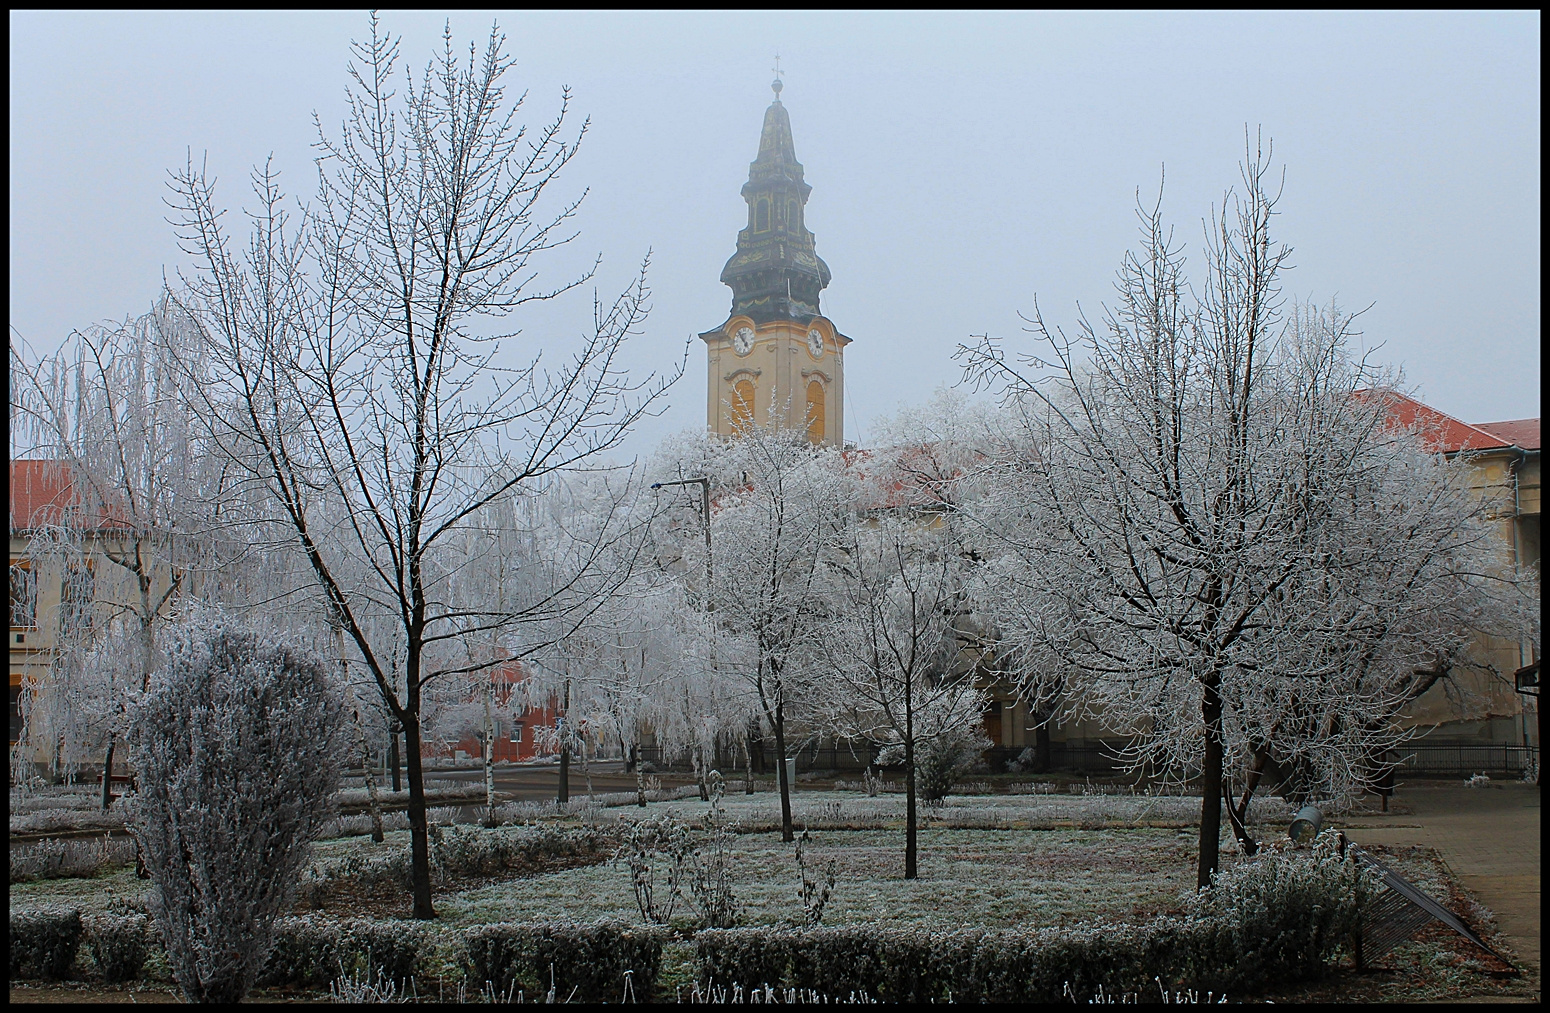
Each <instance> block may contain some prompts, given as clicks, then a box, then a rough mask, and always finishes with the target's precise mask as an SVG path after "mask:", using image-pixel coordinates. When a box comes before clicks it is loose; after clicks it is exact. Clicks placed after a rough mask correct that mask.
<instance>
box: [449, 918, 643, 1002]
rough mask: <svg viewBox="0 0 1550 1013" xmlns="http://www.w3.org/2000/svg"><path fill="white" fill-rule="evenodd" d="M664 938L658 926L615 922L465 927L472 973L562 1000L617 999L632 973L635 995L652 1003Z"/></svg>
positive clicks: (507, 988) (506, 987)
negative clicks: (547, 993) (628, 924)
mask: <svg viewBox="0 0 1550 1013" xmlns="http://www.w3.org/2000/svg"><path fill="white" fill-rule="evenodd" d="M666 939H667V934H666V933H665V932H664V931H663V930H662V929H659V928H646V927H630V926H626V925H621V924H619V923H618V922H611V921H601V922H595V923H593V924H591V925H575V924H570V923H566V922H529V923H524V924H520V925H519V924H513V923H501V924H496V925H481V926H478V927H477V928H472V929H469V930H467V931H466V932H464V933H463V947H464V953H465V954H466V957H465V960H466V967H467V971H468V977H469V978H470V979H472V980H473V981H481V982H489V983H490V984H491V985H492V986H493V990H494V991H495V992H496V993H498V994H503V995H510V994H511V992H512V991H513V989H517V990H521V991H522V992H524V993H526V994H528V995H543V994H545V993H546V991H548V990H550V989H552V990H553V991H554V993H555V995H557V996H558V997H560V1001H566V1000H569V1001H575V1002H617V1001H618V1000H619V998H620V996H621V995H622V994H623V990H624V984H625V978H626V974H627V973H628V974H629V977H631V978H633V979H634V980H633V987H634V989H635V995H636V998H637V999H638V1000H639V1001H641V1002H650V1001H651V1000H652V999H653V998H654V996H653V991H654V989H655V985H656V980H657V970H658V968H659V967H660V966H661V964H662V946H663V943H664V942H665V941H666Z"/></svg>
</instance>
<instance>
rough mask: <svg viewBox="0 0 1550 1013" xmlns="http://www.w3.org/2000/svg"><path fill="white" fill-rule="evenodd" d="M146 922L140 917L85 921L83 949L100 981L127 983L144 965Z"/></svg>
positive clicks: (137, 915)
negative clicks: (93, 965) (95, 967)
mask: <svg viewBox="0 0 1550 1013" xmlns="http://www.w3.org/2000/svg"><path fill="white" fill-rule="evenodd" d="M149 928H150V920H149V919H147V918H146V917H145V915H143V914H138V913H130V914H125V915H118V914H106V915H95V916H93V917H91V918H88V919H86V921H85V929H86V949H87V950H89V951H90V952H91V956H92V961H93V962H95V963H96V965H97V972H98V973H99V974H101V975H102V979H103V981H106V982H108V983H110V984H112V983H115V982H120V981H129V980H131V979H133V978H135V977H138V976H139V974H140V968H141V967H142V966H143V965H144V964H145V957H146V952H147V939H146V936H147V934H148V929H149Z"/></svg>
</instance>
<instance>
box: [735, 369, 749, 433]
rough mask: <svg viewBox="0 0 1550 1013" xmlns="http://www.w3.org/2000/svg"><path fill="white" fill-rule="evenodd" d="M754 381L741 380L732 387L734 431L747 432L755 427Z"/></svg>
mask: <svg viewBox="0 0 1550 1013" xmlns="http://www.w3.org/2000/svg"><path fill="white" fill-rule="evenodd" d="M753 395H754V391H753V381H752V380H739V381H737V383H736V384H735V385H734V386H733V387H732V431H733V432H735V433H742V432H746V431H747V430H748V429H749V428H750V427H751V426H752V425H753Z"/></svg>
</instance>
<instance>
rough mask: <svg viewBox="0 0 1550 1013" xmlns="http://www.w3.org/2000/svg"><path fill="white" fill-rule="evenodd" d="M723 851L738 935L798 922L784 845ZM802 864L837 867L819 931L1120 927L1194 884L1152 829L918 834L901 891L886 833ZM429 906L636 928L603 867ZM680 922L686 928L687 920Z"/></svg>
mask: <svg viewBox="0 0 1550 1013" xmlns="http://www.w3.org/2000/svg"><path fill="white" fill-rule="evenodd" d="M734 847H735V859H734V861H733V863H732V866H733V870H734V873H733V877H734V878H733V890H734V892H735V894H736V896H737V898H738V900H739V901H740V902H741V903H742V904H743V912H744V914H743V919H742V922H743V924H750V925H761V924H778V923H781V922H788V921H800V919H801V917H802V905H801V902H800V900H799V899H798V889H799V886H800V879H799V874H798V870H797V866H796V861H795V857H794V854H793V847H794V846H793V845H790V844H783V843H782V842H781V840H780V836H779V834H776V833H754V834H744V835H740V836H739V837H738V838H737V839H736V841H735V844H734ZM807 853H808V856H809V862H816V863H818V864H819V865H823V864H826V863H828V862H830V861H833V862H834V863H835V864H836V867H837V872H838V877H837V881H836V884H835V887H834V893H833V895H832V897H831V898H830V900H829V904H828V907H827V909H826V910H825V914H824V924H826V925H844V924H855V923H866V922H870V923H893V924H899V925H915V926H920V927H930V928H960V927H963V926H964V925H970V924H972V925H980V926H986V927H1006V928H1011V927H1016V926H1019V925H1059V924H1064V923H1066V922H1070V921H1075V920H1079V919H1082V918H1091V917H1098V916H1114V917H1126V918H1128V917H1131V916H1132V915H1135V914H1138V913H1140V914H1145V913H1151V912H1156V911H1161V910H1165V909H1169V908H1172V907H1174V906H1176V904H1177V902H1178V899H1179V896H1180V893H1181V891H1183V890H1186V889H1187V888H1189V887H1190V886H1192V885H1193V883H1194V875H1195V871H1194V855H1195V843H1194V837H1193V835H1191V834H1181V833H1180V832H1178V831H1174V830H1163V829H1155V828H1135V829H1123V830H1109V831H1104V832H1102V834H1101V836H1097V835H1095V834H1093V833H1091V832H1085V831H1080V830H1074V829H1071V830H1052V831H1043V832H1029V831H1017V830H961V829H960V830H955V829H946V828H932V829H927V830H923V831H921V833H920V877H919V878H918V879H916V880H913V881H906V880H905V879H904V835H903V833H902V832H901V831H898V830H892V829H889V830H838V831H818V832H815V833H814V834H813V835H812V839H811V841H810V842H809V844H808V848H807ZM437 906H438V908H439V910H440V912H441V915H442V918H443V919H444V920H445V921H448V922H452V923H455V924H459V925H476V924H483V923H488V922H497V921H507V920H528V919H557V920H564V921H590V920H592V919H595V918H601V917H612V918H619V919H622V920H625V921H639V920H640V914H639V911H638V910H637V909H636V906H635V899H634V894H633V892H632V890H631V887H630V878H629V872H628V870H626V869H625V868H623V867H622V866H620V865H618V864H616V863H611V862H610V863H604V864H602V865H595V866H589V867H586V868H577V869H567V870H564V871H560V872H555V873H550V874H548V875H544V876H539V877H536V878H533V879H525V880H522V881H520V882H510V881H508V882H502V883H495V884H491V885H488V886H481V887H476V888H474V889H470V890H465V891H460V892H457V893H453V894H450V895H448V896H446V897H443V898H441V899H440V900H439V901H438V905H437ZM678 920H679V916H678V915H675V916H674V921H675V923H676V922H677V921H678ZM683 921H684V924H685V925H686V926H687V925H688V924H690V919H689V917H688V915H687V913H685V915H684V918H683Z"/></svg>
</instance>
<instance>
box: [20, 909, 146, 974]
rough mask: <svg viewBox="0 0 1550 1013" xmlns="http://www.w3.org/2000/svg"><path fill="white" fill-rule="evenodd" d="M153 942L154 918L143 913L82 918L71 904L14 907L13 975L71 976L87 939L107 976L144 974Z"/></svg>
mask: <svg viewBox="0 0 1550 1013" xmlns="http://www.w3.org/2000/svg"><path fill="white" fill-rule="evenodd" d="M150 942H151V929H150V919H148V918H147V917H146V916H145V915H144V914H140V913H138V912H131V913H129V914H103V915H92V916H88V917H86V918H82V917H81V913H80V912H79V911H78V910H76V909H75V908H66V907H45V908H38V909H36V910H32V911H12V912H11V977H12V979H17V978H47V979H52V980H55V981H57V980H59V979H62V978H68V977H70V975H71V971H72V970H73V969H74V967H75V958H76V954H77V953H78V952H79V951H80V948H81V944H82V943H85V944H86V949H87V952H89V953H90V954H91V957H92V960H93V962H95V963H96V965H97V971H98V973H99V974H100V975H101V976H102V978H103V980H105V981H108V982H120V981H128V980H129V979H131V978H134V977H137V976H138V975H139V974H140V968H141V967H142V966H143V965H144V964H145V958H146V956H147V953H148V951H149V947H150Z"/></svg>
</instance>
